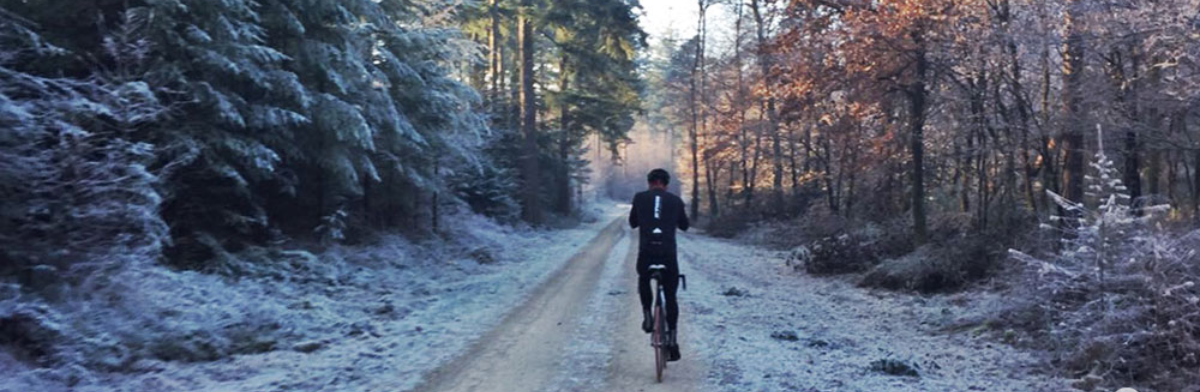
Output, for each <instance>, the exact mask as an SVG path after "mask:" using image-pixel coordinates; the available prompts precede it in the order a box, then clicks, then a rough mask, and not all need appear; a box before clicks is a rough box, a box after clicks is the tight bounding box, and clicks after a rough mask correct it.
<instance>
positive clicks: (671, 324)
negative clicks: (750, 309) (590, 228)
mask: <svg viewBox="0 0 1200 392" xmlns="http://www.w3.org/2000/svg"><path fill="white" fill-rule="evenodd" d="M646 182H648V183H649V185H650V189H649V190H647V191H645V192H640V193H638V194H637V195H636V196H634V197H633V208H632V209H631V210H630V211H629V226H630V227H632V228H635V229H639V230H638V233H639V237H638V238H639V242H638V244H639V245H638V259H637V273H638V295H640V296H641V300H642V317H643V318H642V330H643V331H646V332H647V333H650V332H652V331H653V329H654V325H653V322H652V320H651V315H650V305H651V302H652V301H653V295H652V293H651V292H650V266H651V265H653V264H662V265H664V266H665V267H666V270H664V271H662V280H663V281H662V282H659V284H662V285H663V291H664V294H665V300H666V311H667V328H668V330H669V332H668V334H667V337H666V341H667V347H668V350H667V351H669V354H670V355H669V356H668V359H667V360H669V361H678V360H679V358H680V357H681V356H680V353H679V344H678V342H677V341H676V340H675V331H676V330H677V329H676V328H675V327H676V324H677V321H678V320H679V306H678V305H677V304H676V302H675V291H676V289H678V288H679V262H678V259H677V255H676V247H675V229H676V228H678V229H679V230H683V231H687V229H688V217H687V213H686V212H685V211H684V205H683V200H682V199H680V198H679V196H675V195H674V194H672V193H670V192H667V184H668V183H670V182H671V175H670V174H668V173H667V171H666V170H663V169H654V170H651V171H650V174H648V175H647V176H646Z"/></svg>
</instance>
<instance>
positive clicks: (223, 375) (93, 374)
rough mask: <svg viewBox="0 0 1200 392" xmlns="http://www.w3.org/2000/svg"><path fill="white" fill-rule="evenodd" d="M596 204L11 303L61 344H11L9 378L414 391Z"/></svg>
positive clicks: (524, 284)
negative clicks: (567, 225)
mask: <svg viewBox="0 0 1200 392" xmlns="http://www.w3.org/2000/svg"><path fill="white" fill-rule="evenodd" d="M589 210H590V212H589V215H590V216H591V218H590V219H587V220H586V222H587V223H585V224H583V225H581V226H580V227H577V228H573V229H567V230H529V229H514V228H511V227H507V226H502V225H498V224H495V223H493V222H491V221H489V220H486V219H482V218H477V217H473V216H466V217H460V218H461V219H460V220H456V222H457V223H458V225H459V226H458V227H456V228H454V231H453V232H452V233H451V234H452V235H453V236H456V238H455V239H454V240H452V241H447V242H445V243H440V242H439V243H412V242H409V241H407V240H405V239H403V238H400V237H394V238H388V239H385V240H384V241H380V242H379V243H376V244H373V245H370V246H362V247H343V248H340V249H335V250H332V251H329V252H327V253H325V254H321V255H317V256H312V255H309V254H306V253H304V252H281V253H275V254H272V256H274V257H279V258H282V259H284V260H285V261H282V262H280V263H279V264H281V265H280V266H271V267H261V268H260V269H255V270H253V271H248V272H249V273H248V275H249V276H253V277H252V278H243V279H240V280H237V281H234V280H231V279H226V278H221V277H217V276H213V275H205V274H199V273H194V272H176V271H170V270H168V269H165V268H162V267H159V266H152V265H146V266H138V267H135V268H129V269H128V270H127V271H125V272H122V273H121V274H120V275H117V276H114V277H113V278H112V279H111V280H106V281H103V282H95V283H93V284H94V287H93V289H95V292H96V293H97V294H96V295H92V296H90V297H89V298H86V300H85V299H83V298H74V299H72V300H71V301H68V302H67V304H66V305H63V304H58V305H54V306H47V305H44V304H38V303H37V302H35V301H30V300H29V298H19V297H18V298H15V299H11V298H10V299H8V300H4V301H0V316H11V315H14V314H30V315H34V316H31V318H40V319H42V320H41V321H42V322H43V324H41V325H40V326H39V327H38V328H35V329H36V330H37V331H39V332H47V331H48V332H47V334H48V335H49V336H50V337H49V338H47V340H56V342H57V343H60V344H59V346H58V347H57V348H55V349H54V350H55V352H53V353H51V354H45V355H41V356H40V358H41V359H40V361H43V363H42V364H43V365H47V364H48V366H38V365H37V363H38V361H35V360H32V359H31V358H30V355H27V354H28V353H24V352H22V351H21V350H3V351H0V379H2V380H3V381H0V391H5V392H8V391H11V392H25V391H60V390H71V391H155V392H158V391H325V390H338V391H358V390H382V389H387V390H406V389H410V388H412V387H413V386H414V385H416V383H417V382H419V381H420V379H421V377H422V376H423V375H424V374H425V373H427V372H428V371H430V370H431V369H434V368H436V367H437V366H439V365H441V364H443V363H445V362H446V361H447V360H449V359H450V358H453V357H454V356H455V355H456V354H458V353H460V352H462V351H463V350H464V349H465V348H466V347H467V346H468V345H469V344H470V343H471V342H472V341H473V340H474V339H476V338H477V337H478V336H480V335H481V334H483V333H484V332H486V331H488V330H489V329H491V328H492V327H493V326H494V325H495V324H497V323H498V322H499V320H500V319H501V317H502V316H503V315H504V314H505V313H506V312H507V311H508V310H509V309H511V308H512V307H513V306H515V305H517V304H519V303H521V302H522V299H523V298H524V297H525V296H526V295H528V293H529V292H530V291H532V289H534V288H536V287H538V286H539V284H540V283H541V282H542V281H544V280H545V279H546V278H547V276H548V275H549V274H550V273H551V272H552V271H554V270H556V269H557V268H558V267H559V266H560V265H561V263H563V262H565V261H566V260H567V259H568V258H569V257H570V256H571V255H572V254H574V253H575V251H576V250H577V249H578V248H579V247H581V246H582V245H583V244H585V243H587V241H588V240H590V239H591V238H592V237H593V236H595V235H596V234H597V232H599V230H600V229H601V228H602V227H604V226H605V225H606V224H608V223H609V222H611V221H612V220H613V219H614V218H615V217H617V216H618V215H619V214H620V213H622V212H623V211H620V210H618V209H616V207H612V206H609V205H605V206H603V207H593V208H590V209H589ZM481 260H482V261H484V262H483V263H481V262H480V261H481ZM251 266H253V264H250V263H247V264H246V265H244V266H243V267H245V268H250V267H251ZM255 268H258V267H255ZM10 318H11V317H10ZM12 319H17V318H12ZM19 343H22V344H24V345H26V346H29V345H32V346H35V347H41V346H39V345H40V344H41V343H44V342H33V343H30V342H19ZM26 343H28V344H26ZM34 343H36V344H34ZM39 354H40V353H39ZM84 365H87V366H84ZM97 368H99V369H110V370H109V371H97V370H95V369H97Z"/></svg>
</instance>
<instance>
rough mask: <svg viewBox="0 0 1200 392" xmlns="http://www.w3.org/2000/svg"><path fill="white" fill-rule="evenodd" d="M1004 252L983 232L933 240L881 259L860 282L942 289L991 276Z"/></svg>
mask: <svg viewBox="0 0 1200 392" xmlns="http://www.w3.org/2000/svg"><path fill="white" fill-rule="evenodd" d="M1002 254H1003V252H1002V248H997V247H996V245H995V243H994V241H993V240H992V239H990V238H986V237H983V236H970V237H966V238H961V239H959V240H958V241H955V242H954V243H953V245H950V244H931V245H926V246H922V247H920V248H918V249H917V250H916V251H914V252H912V253H910V254H907V255H904V256H900V257H895V258H890V259H887V260H884V261H883V262H881V263H879V265H877V266H875V267H874V268H872V269H871V270H870V271H868V272H867V274H866V275H864V276H863V279H862V280H861V281H860V282H859V284H860V285H862V286H866V287H879V288H886V289H891V290H913V291H920V292H924V293H932V292H943V291H947V290H954V289H958V288H961V287H963V286H964V285H966V284H967V283H969V282H972V281H976V280H979V279H982V278H984V277H986V276H988V275H989V274H990V273H991V271H992V270H993V269H995V268H996V264H997V261H998V260H1000V258H1001V257H1000V256H1001V255H1002Z"/></svg>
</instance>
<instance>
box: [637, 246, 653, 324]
mask: <svg viewBox="0 0 1200 392" xmlns="http://www.w3.org/2000/svg"><path fill="white" fill-rule="evenodd" d="M637 274H638V297H640V298H641V300H642V311H643V312H649V311H650V305H651V304H652V301H653V297H652V296H651V293H650V263H649V261H648V260H647V257H646V256H645V255H643V254H641V253H639V254H638V260H637Z"/></svg>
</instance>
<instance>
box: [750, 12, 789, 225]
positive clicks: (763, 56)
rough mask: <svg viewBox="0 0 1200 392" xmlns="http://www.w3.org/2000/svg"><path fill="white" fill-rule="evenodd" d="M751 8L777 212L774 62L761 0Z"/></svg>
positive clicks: (779, 175)
mask: <svg viewBox="0 0 1200 392" xmlns="http://www.w3.org/2000/svg"><path fill="white" fill-rule="evenodd" d="M750 10H751V11H752V12H753V13H754V22H755V25H756V26H755V28H756V35H757V37H758V50H757V53H758V64H759V67H760V68H761V69H762V75H763V84H764V85H765V86H766V88H765V89H764V90H766V95H767V133H768V134H769V135H770V136H771V153H772V160H771V162H772V164H773V168H774V172H773V173H774V175H775V176H774V177H775V178H773V181H772V192H771V198H772V200H771V202H772V204H773V206H772V209H773V210H774V212H775V213H780V212H783V146H782V145H781V142H780V135H779V114H778V113H776V111H775V97H774V96H773V95H772V94H771V92H770V88H771V87H772V86H773V85H774V78H772V77H771V67H772V66H773V65H774V64H773V63H772V60H773V59H772V58H771V53H770V51H769V50H768V48H767V30H766V29H767V25H766V21H765V20H764V18H763V10H762V9H761V7H760V4H759V0H750Z"/></svg>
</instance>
